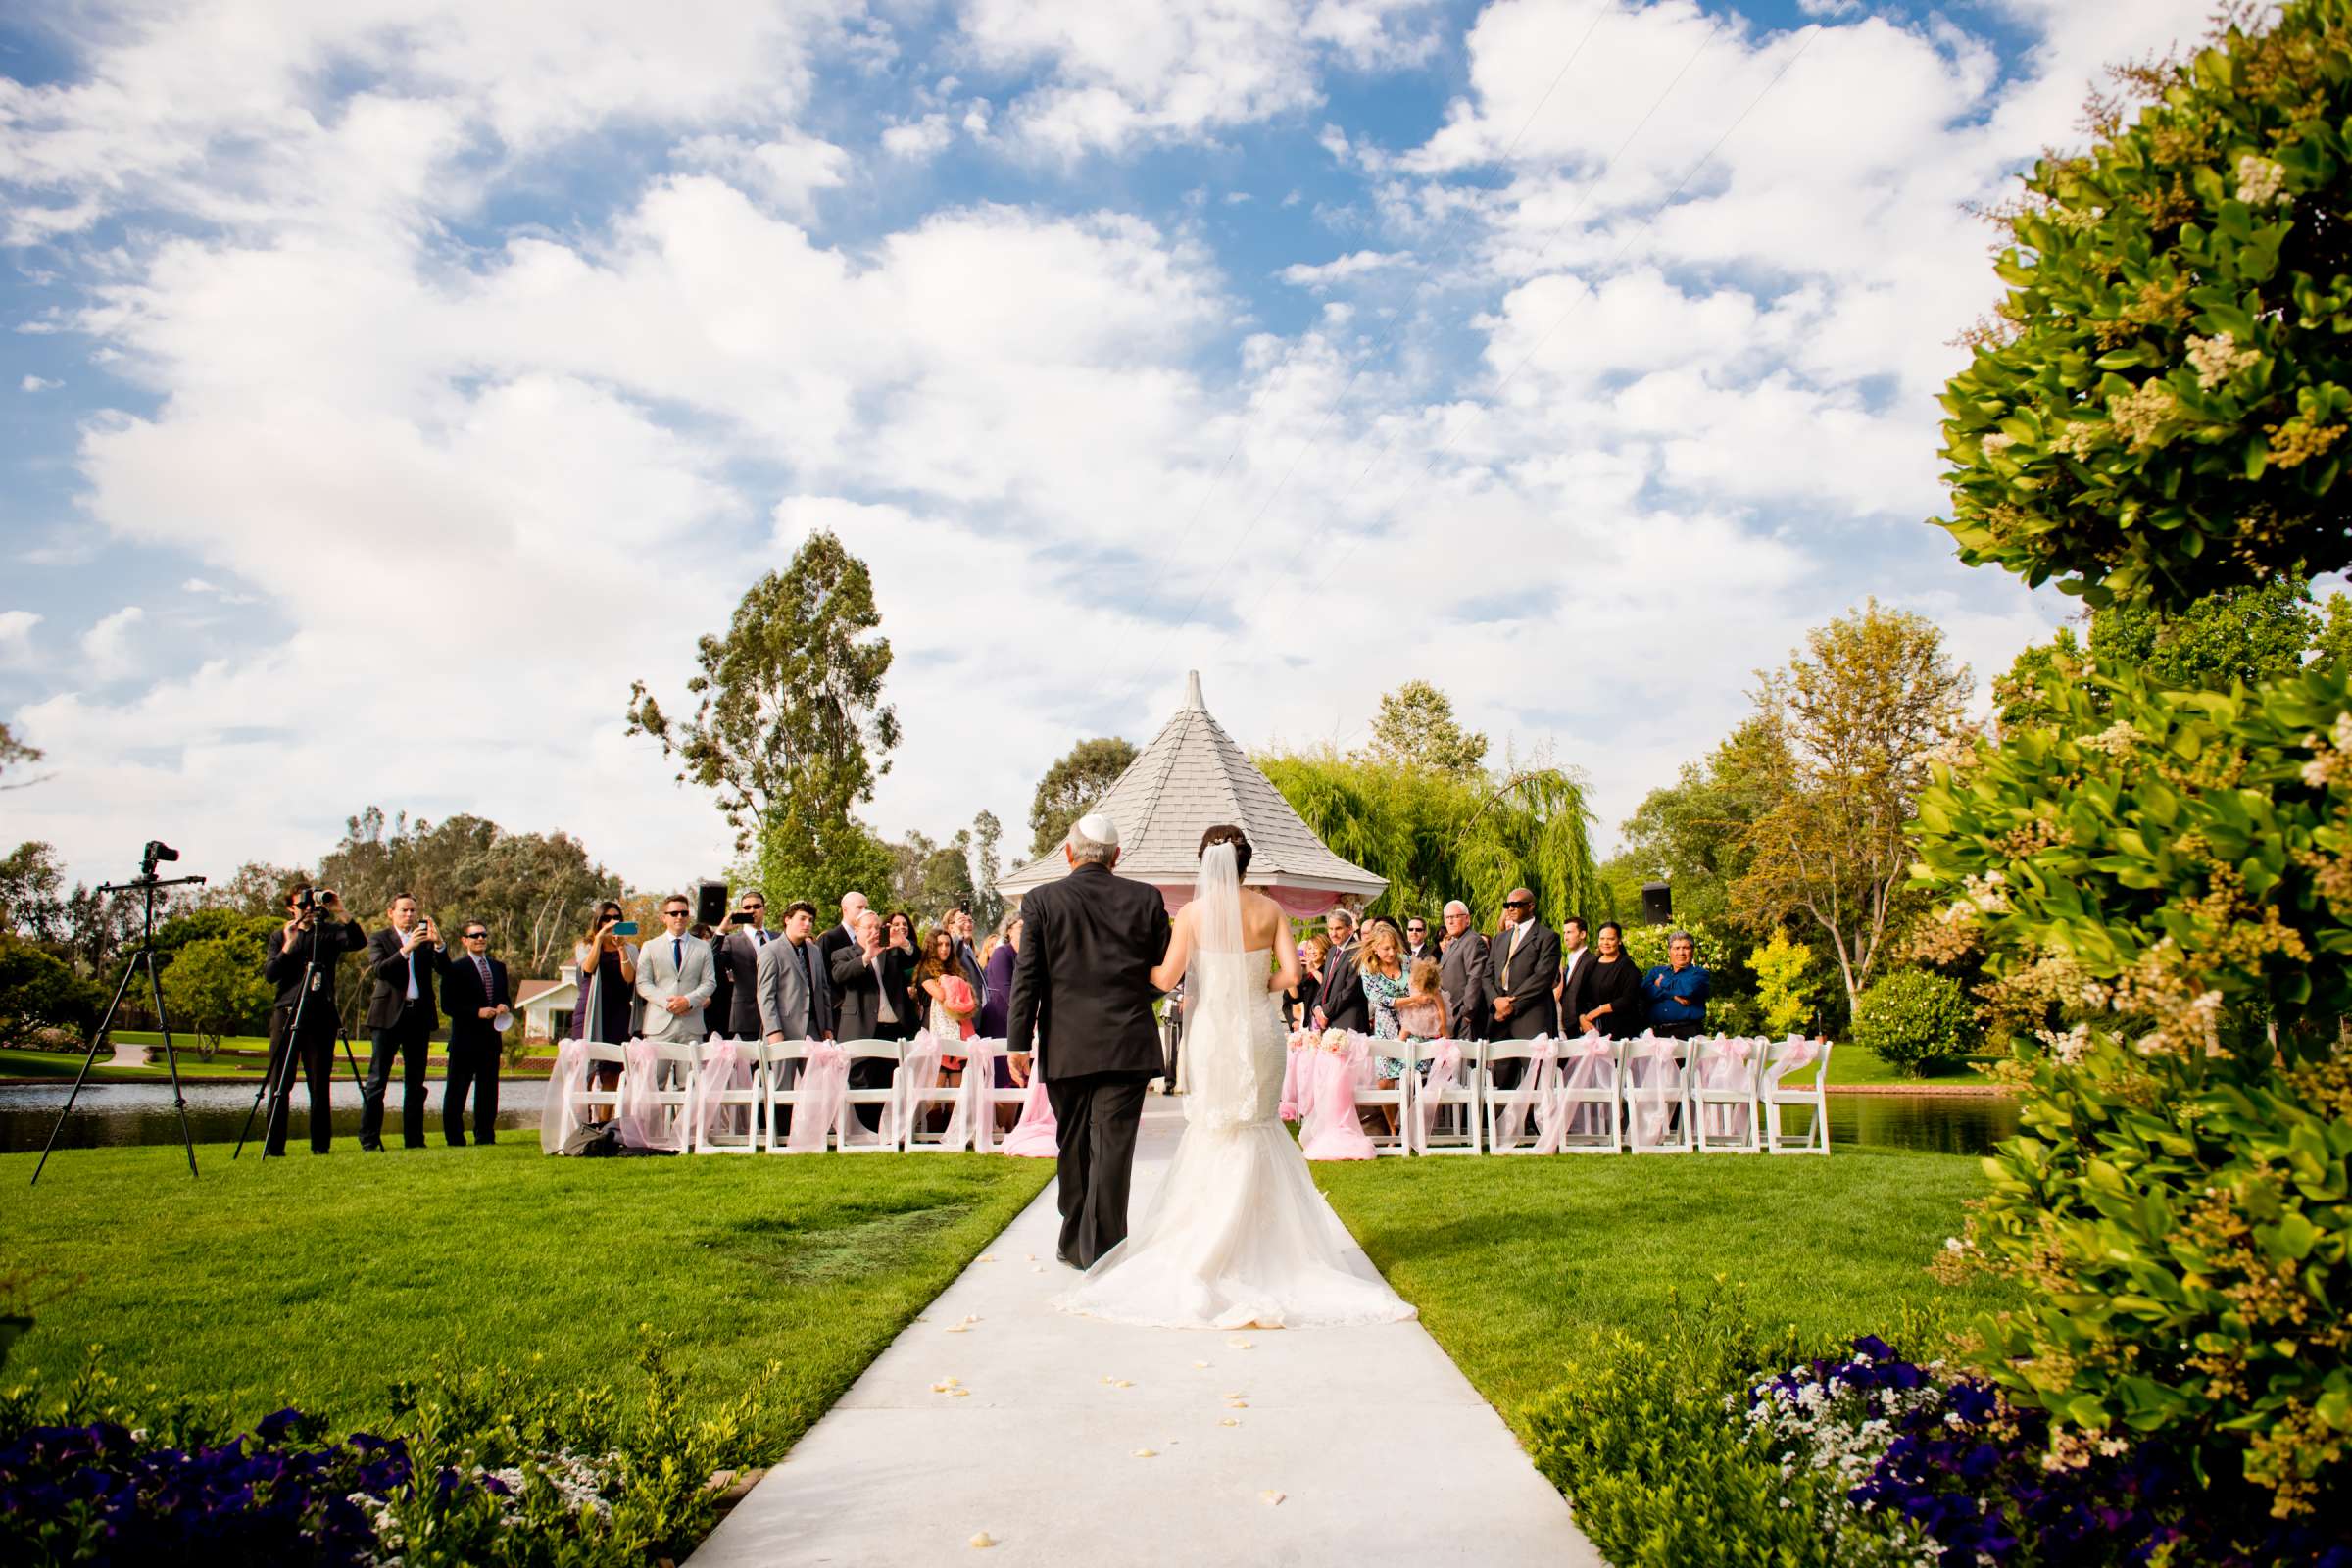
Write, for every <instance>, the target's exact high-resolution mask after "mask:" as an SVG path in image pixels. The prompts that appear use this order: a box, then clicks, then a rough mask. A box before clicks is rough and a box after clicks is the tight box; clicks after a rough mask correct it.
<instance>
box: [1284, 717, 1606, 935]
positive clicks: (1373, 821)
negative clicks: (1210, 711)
mask: <svg viewBox="0 0 2352 1568" xmlns="http://www.w3.org/2000/svg"><path fill="white" fill-rule="evenodd" d="M1254 760H1255V761H1256V763H1257V765H1258V767H1259V768H1260V769H1261V770H1262V771H1263V772H1264V773H1265V775H1266V777H1267V778H1269V779H1271V780H1272V781H1273V784H1274V787H1275V788H1276V789H1278V790H1280V791H1282V795H1283V799H1285V800H1287V801H1289V802H1290V803H1291V808H1292V809H1294V810H1296V811H1297V812H1298V813H1299V816H1301V817H1302V818H1304V819H1305V821H1306V825H1307V826H1308V827H1311V828H1313V829H1314V830H1315V833H1316V836H1317V837H1319V838H1321V839H1322V840H1323V842H1324V843H1325V844H1327V845H1329V846H1330V847H1331V849H1332V852H1333V853H1334V854H1337V855H1340V856H1343V857H1345V858H1348V859H1350V860H1353V861H1354V862H1355V863H1356V864H1358V865H1360V866H1362V867H1363V868H1364V869H1365V870H1367V871H1372V872H1376V873H1377V874H1379V875H1381V876H1384V877H1387V878H1388V879H1389V887H1388V891H1387V892H1385V893H1383V894H1382V895H1381V896H1380V899H1379V901H1378V902H1377V903H1375V904H1374V905H1373V906H1372V911H1373V912H1375V913H1388V914H1395V915H1397V916H1399V917H1401V916H1403V915H1405V914H1419V915H1423V916H1428V915H1431V914H1433V913H1435V912H1436V911H1437V910H1438V909H1439V908H1441V907H1443V906H1444V905H1445V904H1446V901H1447V900H1448V899H1459V900H1461V901H1462V902H1463V903H1464V904H1467V905H1468V906H1470V909H1471V914H1472V917H1473V918H1474V919H1475V920H1477V921H1478V922H1479V923H1481V924H1488V925H1491V924H1492V923H1493V922H1494V918H1495V914H1496V913H1497V912H1498V911H1499V910H1500V909H1501V907H1502V900H1503V896H1504V895H1505V894H1507V893H1509V892H1510V890H1511V889H1513V888H1515V887H1520V886H1525V887H1528V888H1531V889H1533V890H1534V891H1535V895H1536V908H1537V911H1538V912H1539V913H1540V914H1542V915H1543V917H1544V920H1545V921H1546V922H1547V923H1548V924H1550V925H1553V926H1557V925H1558V924H1559V923H1560V921H1561V920H1562V919H1564V918H1566V917H1567V916H1569V915H1571V914H1581V915H1586V916H1587V917H1588V918H1589V917H1590V916H1591V913H1592V910H1593V901H1594V900H1595V899H1597V898H1598V897H1599V894H1600V873H1599V870H1598V868H1597V866H1596V865H1595V863H1594V861H1593V842H1592V838H1591V836H1590V830H1591V827H1592V823H1593V812H1592V810H1591V809H1589V808H1588V807H1587V806H1586V804H1585V789H1584V786H1583V784H1581V783H1580V782H1578V781H1577V779H1576V778H1574V777H1573V776H1572V775H1570V774H1569V773H1567V772H1565V771H1563V770H1561V769H1559V768H1556V767H1531V768H1526V769H1522V770H1518V771H1515V772H1509V773H1503V774H1487V773H1477V772H1472V773H1463V772H1456V771H1448V770H1446V769H1441V768H1435V767H1398V766H1396V765H1394V764H1391V763H1385V762H1379V761H1375V760H1370V759H1366V758H1351V757H1343V756H1341V755H1340V754H1338V753H1337V752H1334V751H1331V750H1329V749H1325V750H1321V751H1314V752H1305V753H1298V752H1290V753H1278V754H1274V755H1269V756H1261V757H1258V758H1256V759H1254Z"/></svg>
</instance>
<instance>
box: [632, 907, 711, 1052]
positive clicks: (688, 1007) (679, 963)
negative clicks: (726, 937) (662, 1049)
mask: <svg viewBox="0 0 2352 1568" xmlns="http://www.w3.org/2000/svg"><path fill="white" fill-rule="evenodd" d="M693 918H694V906H693V905H691V904H689V903H688V902H687V901H686V895H684V894H683V893H672V894H671V895H670V896H669V897H668V898H666V899H663V900H662V934H661V935H660V936H657V937H649V938H647V939H646V942H645V945H644V946H643V947H641V948H639V949H638V950H637V995H638V997H639V998H640V999H641V1000H642V1001H643V1002H644V1003H645V1029H644V1037H645V1038H646V1039H648V1040H661V1041H666V1042H668V1043H670V1044H672V1045H677V1044H683V1043H685V1042H687V1041H698V1040H701V1039H702V1038H703V1008H704V1007H705V1006H706V1005H709V1004H710V1001H711V992H712V991H714V990H715V989H717V986H718V973H717V965H716V964H715V963H713V962H712V961H711V945H710V944H709V943H708V942H698V941H696V940H695V939H694V937H693V936H692V935H690V934H689V933H688V931H687V929H686V924H687V922H688V921H690V920H692V919H693Z"/></svg>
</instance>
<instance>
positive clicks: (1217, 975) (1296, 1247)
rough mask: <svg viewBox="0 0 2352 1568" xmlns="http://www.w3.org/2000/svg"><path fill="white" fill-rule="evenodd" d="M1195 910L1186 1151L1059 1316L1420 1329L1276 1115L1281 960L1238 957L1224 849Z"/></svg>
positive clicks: (1235, 893) (1236, 917)
mask: <svg viewBox="0 0 2352 1568" xmlns="http://www.w3.org/2000/svg"><path fill="white" fill-rule="evenodd" d="M1220 862H1221V863H1220ZM1199 897H1200V899H1201V901H1204V906H1203V907H1202V910H1201V916H1200V919H1201V926H1200V929H1199V931H1198V932H1197V933H1196V938H1197V940H1196V941H1195V943H1194V945H1193V952H1192V958H1191V962H1190V965H1189V973H1188V975H1187V979H1186V991H1187V994H1188V995H1189V997H1190V998H1191V1008H1190V1015H1189V1017H1188V1019H1187V1026H1186V1029H1185V1056H1186V1060H1187V1062H1188V1063H1189V1071H1190V1090H1189V1092H1188V1093H1187V1094H1186V1096H1185V1101H1184V1117H1185V1131H1184V1139H1183V1142H1182V1143H1180V1144H1179V1145H1178V1146H1177V1149H1176V1155H1175V1158H1174V1160H1173V1161H1172V1162H1171V1163H1170V1164H1169V1166H1168V1173H1167V1178H1166V1180H1165V1181H1163V1182H1162V1183H1161V1184H1160V1188H1159V1192H1158V1194H1157V1196H1156V1197H1154V1198H1153V1199H1152V1206H1151V1208H1150V1210H1149V1211H1148V1212H1147V1213H1146V1214H1145V1216H1144V1220H1143V1223H1142V1224H1140V1225H1138V1226H1137V1227H1136V1228H1135V1229H1134V1230H1133V1231H1131V1232H1130V1233H1129V1234H1128V1237H1127V1239H1126V1240H1125V1241H1123V1242H1121V1243H1120V1244H1119V1245H1118V1246H1117V1247H1115V1248H1113V1249H1111V1250H1109V1251H1108V1252H1105V1253H1103V1256H1102V1258H1101V1259H1100V1260H1098V1261H1097V1262H1096V1264H1095V1266H1094V1267H1093V1268H1092V1269H1090V1270H1088V1272H1087V1275H1086V1278H1085V1279H1083V1280H1081V1281H1080V1282H1079V1283H1078V1285H1077V1286H1076V1287H1075V1288H1073V1289H1072V1290H1071V1291H1069V1292H1068V1293H1067V1294H1066V1295H1064V1296H1062V1297H1061V1298H1060V1299H1057V1300H1056V1301H1055V1302H1054V1305H1056V1306H1058V1307H1060V1308H1061V1309H1062V1310H1063V1311H1066V1312H1077V1313H1083V1314H1085V1315H1087V1316H1089V1317H1100V1318H1107V1319H1110V1320H1111V1321H1114V1322H1119V1323H1133V1324H1141V1325H1145V1326H1149V1327H1153V1328H1185V1329H1236V1328H1248V1327H1257V1328H1269V1329H1270V1328H1306V1327H1318V1326H1329V1325H1338V1324H1350V1323H1388V1322H1393V1321H1395V1320H1397V1319H1398V1318H1406V1317H1411V1316H1412V1315H1413V1308H1412V1307H1410V1306H1408V1305H1406V1304H1405V1302H1404V1301H1402V1300H1401V1299H1398V1298H1397V1293H1396V1292H1394V1291H1392V1290H1390V1289H1389V1286H1388V1282H1387V1281H1385V1280H1383V1279H1382V1278H1381V1277H1380V1275H1379V1274H1378V1273H1377V1272H1376V1271H1374V1270H1373V1268H1372V1267H1371V1265H1370V1264H1369V1263H1368V1262H1365V1261H1364V1260H1363V1255H1362V1253H1360V1252H1358V1251H1357V1250H1355V1244H1354V1242H1353V1240H1352V1239H1351V1238H1350V1237H1349V1236H1348V1231H1347V1228H1346V1227H1345V1226H1343V1225H1342V1224H1341V1223H1340V1221H1339V1218H1338V1216H1337V1215H1335V1214H1333V1213H1332V1211H1331V1208H1330V1206H1329V1205H1328V1204H1326V1203H1325V1202H1324V1201H1323V1196H1322V1194H1320V1193H1318V1192H1317V1191H1316V1190H1315V1184H1314V1180H1313V1178H1312V1177H1310V1176H1309V1175H1308V1174H1307V1169H1306V1158H1305V1156H1304V1155H1302V1154H1300V1153H1299V1146H1298V1145H1297V1144H1296V1143H1294V1142H1293V1141H1292V1139H1291V1135H1290V1131H1289V1129H1288V1128H1286V1127H1285V1126H1284V1125H1283V1123H1282V1121H1281V1118H1280V1117H1279V1115H1278V1114H1277V1113H1276V1106H1277V1104H1278V1103H1279V1101H1280V1099H1281V1095H1282V1076H1283V1064H1284V1056H1285V1052H1286V1037H1285V1035H1284V1032H1283V1028H1282V1023H1281V1020H1280V1018H1279V1017H1278V1016H1277V1015H1276V1013H1275V1001H1276V999H1275V997H1274V996H1273V995H1272V994H1271V993H1269V992H1268V991H1267V990H1266V986H1265V977H1266V974H1267V972H1268V969H1269V966H1270V963H1271V960H1272V950H1271V949H1267V948H1258V949H1256V950H1254V951H1251V952H1243V951H1241V895H1240V885H1239V880H1238V878H1237V877H1236V876H1235V874H1234V856H1233V851H1232V848H1231V847H1230V846H1227V845H1216V846H1213V847H1212V848H1211V849H1210V850H1209V852H1208V854H1207V855H1206V856H1205V857H1203V858H1202V862H1201V886H1200V890H1199Z"/></svg>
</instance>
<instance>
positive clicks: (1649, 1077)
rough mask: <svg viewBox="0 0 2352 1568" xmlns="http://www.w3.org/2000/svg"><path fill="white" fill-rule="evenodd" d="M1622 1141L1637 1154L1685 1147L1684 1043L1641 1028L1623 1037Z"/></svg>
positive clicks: (1687, 1084)
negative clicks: (1631, 1036) (1629, 1037)
mask: <svg viewBox="0 0 2352 1568" xmlns="http://www.w3.org/2000/svg"><path fill="white" fill-rule="evenodd" d="M1624 1061H1625V1071H1624V1072H1623V1073H1622V1074H1621V1075H1620V1076H1621V1077H1622V1078H1623V1079H1624V1081H1625V1147H1626V1148H1627V1149H1629V1150H1631V1151H1632V1152H1635V1153H1637V1154H1688V1153H1689V1152H1691V1099H1690V1091H1691V1083H1690V1076H1689V1074H1690V1064H1691V1052H1690V1047H1689V1043H1688V1042H1686V1041H1681V1040H1662V1039H1660V1038H1658V1037H1657V1036H1656V1035H1649V1034H1644V1035H1641V1036H1638V1037H1636V1038H1635V1039H1632V1040H1629V1041H1627V1042H1626V1043H1625V1056H1624Z"/></svg>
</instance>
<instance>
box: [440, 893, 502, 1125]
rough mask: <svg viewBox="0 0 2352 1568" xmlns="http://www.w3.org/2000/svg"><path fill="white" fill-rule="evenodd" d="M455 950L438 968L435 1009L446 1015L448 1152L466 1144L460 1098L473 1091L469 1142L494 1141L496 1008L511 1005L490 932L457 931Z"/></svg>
mask: <svg viewBox="0 0 2352 1568" xmlns="http://www.w3.org/2000/svg"><path fill="white" fill-rule="evenodd" d="M458 941H459V943H460V944H461V950H460V952H459V953H458V955H457V956H455V957H453V958H449V959H446V960H444V961H443V963H442V965H441V1005H442V1007H443V1009H444V1010H446V1011H447V1012H448V1013H449V1074H448V1081H447V1082H445V1083H443V1084H442V1086H441V1136H442V1137H443V1138H444V1139H446V1140H448V1142H449V1145H450V1147H451V1148H453V1149H462V1148H464V1147H465V1144H466V1091H467V1090H468V1089H470V1090H471V1091H472V1092H473V1141H474V1142H475V1143H477V1144H492V1143H496V1142H497V1141H498V1068H499V1060H500V1057H501V1055H502V1054H503V1053H504V1049H505V1048H504V1046H503V1044H502V1043H501V1041H500V1040H499V1035H498V1023H497V1019H498V1014H499V1009H501V1008H502V1007H505V1006H507V1005H508V1004H510V1003H511V1002H513V1001H514V995H513V993H511V992H510V991H509V990H508V989H507V966H506V965H505V964H504V963H502V962H500V961H499V960H498V959H496V958H493V957H492V956H490V928H489V927H488V926H486V925H484V924H483V923H482V922H481V921H479V920H468V921H466V923H465V924H464V925H463V926H461V927H459V931H458Z"/></svg>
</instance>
